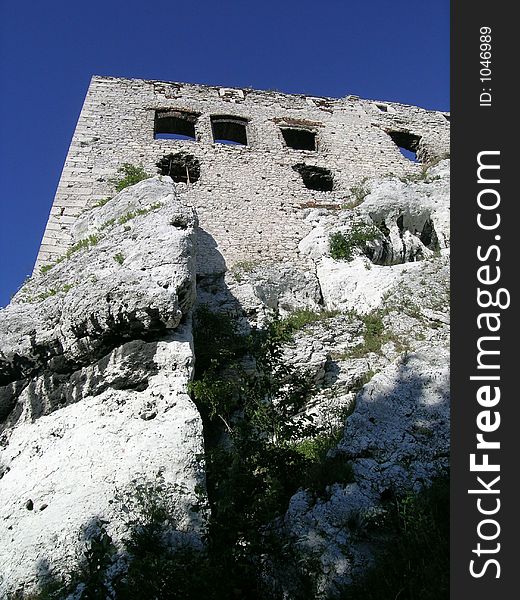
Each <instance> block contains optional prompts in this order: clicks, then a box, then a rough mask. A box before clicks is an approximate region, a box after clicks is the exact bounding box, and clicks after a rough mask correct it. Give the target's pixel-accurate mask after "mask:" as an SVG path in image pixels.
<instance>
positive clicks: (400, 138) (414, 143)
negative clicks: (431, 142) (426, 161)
mask: <svg viewBox="0 0 520 600" xmlns="http://www.w3.org/2000/svg"><path fill="white" fill-rule="evenodd" d="M388 135H389V136H390V137H391V138H392V141H393V142H394V144H395V145H396V146H397V147H398V148H399V150H400V152H401V154H402V155H403V156H404V157H405V158H407V159H408V160H411V161H412V162H418V157H417V151H418V149H419V142H420V141H421V137H420V136H418V135H415V134H414V133H410V132H409V131H389V132H388Z"/></svg>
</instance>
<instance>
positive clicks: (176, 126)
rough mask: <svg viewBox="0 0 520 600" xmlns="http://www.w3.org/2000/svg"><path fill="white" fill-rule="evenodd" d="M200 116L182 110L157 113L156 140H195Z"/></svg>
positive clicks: (159, 111)
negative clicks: (196, 124) (196, 126)
mask: <svg viewBox="0 0 520 600" xmlns="http://www.w3.org/2000/svg"><path fill="white" fill-rule="evenodd" d="M197 118H198V115H196V114H194V113H189V112H184V111H180V110H157V111H155V127H154V138H155V139H156V140H157V139H160V140H191V141H193V140H195V123H196V121H197Z"/></svg>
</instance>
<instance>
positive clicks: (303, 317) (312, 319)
mask: <svg viewBox="0 0 520 600" xmlns="http://www.w3.org/2000/svg"><path fill="white" fill-rule="evenodd" d="M337 314H338V311H330V310H324V311H321V312H314V311H312V310H307V309H303V310H295V311H294V312H292V313H291V314H289V315H288V316H287V317H285V319H283V321H282V323H283V325H284V326H285V327H287V328H288V329H289V330H290V331H291V332H292V331H297V330H299V329H302V328H303V327H305V326H306V325H309V324H310V323H316V322H319V321H325V320H326V319H331V318H332V317H335V316H336V315H337Z"/></svg>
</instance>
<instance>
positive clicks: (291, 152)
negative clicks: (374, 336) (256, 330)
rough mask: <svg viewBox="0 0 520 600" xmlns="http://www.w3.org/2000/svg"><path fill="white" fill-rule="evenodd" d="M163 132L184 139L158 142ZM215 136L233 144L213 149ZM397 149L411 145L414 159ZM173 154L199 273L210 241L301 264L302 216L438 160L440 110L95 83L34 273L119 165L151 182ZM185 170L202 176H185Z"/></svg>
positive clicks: (441, 151)
mask: <svg viewBox="0 0 520 600" xmlns="http://www.w3.org/2000/svg"><path fill="white" fill-rule="evenodd" d="M164 132H166V133H172V132H173V133H175V134H184V135H185V136H187V137H188V138H191V139H184V138H183V139H172V136H170V138H169V139H164V138H165V136H162V135H161V133H164ZM219 137H220V138H221V139H222V140H223V141H226V140H227V141H228V142H240V143H217V142H216V141H215V139H216V138H219ZM244 142H245V143H244ZM399 147H404V148H406V149H408V150H413V151H414V152H415V153H416V156H417V159H418V162H414V161H413V160H410V159H408V158H405V156H403V154H402V153H401V152H400V149H399ZM178 153H181V157H182V154H188V155H190V157H189V161H191V162H189V161H188V162H186V167H182V164H181V169H180V173H179V172H177V178H176V177H175V176H174V177H173V179H174V181H177V183H178V184H177V192H178V194H179V197H180V198H181V199H182V201H183V202H184V203H186V204H189V205H192V206H193V207H194V208H195V209H196V211H197V213H198V216H199V222H200V227H201V230H202V231H203V232H204V235H205V236H206V242H205V243H204V244H201V246H202V247H203V251H202V255H201V256H199V269H200V268H202V270H204V269H203V263H204V248H207V247H208V240H210V243H209V246H213V247H217V248H218V250H219V251H220V253H221V254H222V255H223V257H224V259H225V261H226V263H227V266H228V267H229V266H232V265H233V264H236V263H237V262H240V261H244V260H248V261H251V260H254V261H259V262H280V261H284V260H286V259H288V258H290V260H291V261H292V262H296V263H298V262H302V263H303V262H304V261H303V259H302V258H300V256H299V252H298V242H299V241H300V240H301V239H302V238H303V237H304V236H305V235H306V234H307V233H308V228H309V225H308V224H307V223H305V222H304V219H303V217H304V215H305V213H306V211H305V210H304V209H305V208H308V207H312V206H318V207H319V206H320V205H326V206H329V207H330V206H331V205H341V204H342V203H344V202H345V201H347V200H348V198H349V195H350V189H351V188H352V187H353V186H355V185H359V184H360V183H361V182H362V180H363V178H365V177H375V176H384V175H387V174H390V173H393V174H394V175H399V176H401V175H406V174H409V173H413V172H414V171H416V170H419V169H420V168H421V165H420V164H418V163H419V162H428V161H430V160H432V159H435V158H438V157H443V156H446V155H447V154H448V153H449V115H448V114H446V113H442V112H438V111H433V110H425V109H422V108H418V107H415V106H407V105H403V104H397V103H390V102H379V101H371V100H363V99H360V98H358V97H357V96H347V97H345V98H341V99H334V98H324V97H313V96H306V95H289V94H283V93H281V92H277V91H257V90H252V89H237V88H219V87H214V86H204V85H193V84H184V83H170V82H163V81H148V80H140V79H122V78H114V77H98V76H95V77H93V78H92V81H91V84H90V87H89V90H88V93H87V96H86V99H85V103H84V105H83V109H82V111H81V115H80V117H79V120H78V124H77V127H76V130H75V133H74V136H73V139H72V143H71V146H70V149H69V153H68V155H67V159H66V162H65V166H64V169H63V172H62V175H61V179H60V182H59V185H58V189H57V192H56V197H55V199H54V203H53V206H52V209H51V212H50V216H49V221H48V223H47V227H46V229H45V234H44V236H43V240H42V244H41V248H40V252H39V254H38V258H37V262H36V266H35V269H39V267H40V266H42V265H44V264H46V263H49V262H52V261H53V260H54V259H56V258H57V257H58V256H60V255H61V254H63V253H64V252H65V251H66V250H67V248H68V247H69V246H70V243H71V227H72V224H73V223H74V221H75V220H76V218H77V217H78V215H80V214H81V213H82V212H83V211H85V210H86V209H88V208H91V207H92V206H94V205H95V204H96V203H97V202H99V201H100V200H102V199H103V198H105V197H107V196H112V195H114V185H113V183H112V182H111V179H113V178H114V177H117V176H118V169H119V168H120V167H121V166H122V165H123V164H124V163H130V164H133V165H142V166H143V167H144V169H145V170H146V171H147V172H148V173H149V174H150V175H155V174H157V173H158V172H159V170H158V166H157V163H158V162H159V161H161V159H164V157H169V155H172V154H173V155H177V154H178ZM170 159H171V157H170ZM168 160H169V159H168V158H167V159H166V160H165V162H164V161H163V164H167V163H168ZM197 162H198V164H197ZM193 163H195V164H197V168H198V171H199V172H200V176H199V173H197V174H196V175H193V172H191V171H190V170H189V164H193ZM295 167H296V168H295ZM183 169H184V170H183ZM190 172H191V175H190ZM163 174H169V173H166V172H163ZM305 174H307V175H310V180H311V183H310V184H309V183H308V182H307V185H306V184H305V182H304V175H305ZM195 179H196V181H195ZM307 179H309V178H307ZM312 181H314V182H315V183H312ZM316 181H317V184H316ZM307 186H308V187H307ZM309 187H310V188H312V187H314V188H315V189H309ZM208 236H210V237H208ZM211 238H213V240H212V239H211ZM213 241H214V243H213Z"/></svg>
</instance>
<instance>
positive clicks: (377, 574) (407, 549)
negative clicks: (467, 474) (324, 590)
mask: <svg viewBox="0 0 520 600" xmlns="http://www.w3.org/2000/svg"><path fill="white" fill-rule="evenodd" d="M388 520H389V521H390V523H389V525H388V528H389V536H388V542H387V543H386V544H385V545H384V546H383V548H382V549H381V551H380V552H379V553H378V554H377V555H376V560H375V563H374V566H373V567H372V569H370V570H369V571H368V573H367V574H366V575H365V577H363V578H361V579H359V580H358V581H356V582H355V584H354V585H353V586H349V587H347V588H345V590H344V591H343V593H342V594H341V595H340V597H339V598H340V600H388V599H389V598H399V600H441V599H446V600H447V599H448V598H449V573H450V566H449V556H450V555H449V478H448V477H443V478H439V479H438V480H436V481H435V482H434V483H433V485H432V486H431V487H430V488H427V489H424V490H423V491H422V492H420V493H419V494H411V493H410V494H407V495H405V496H403V497H400V498H395V499H394V500H393V501H392V502H391V506H390V507H389V519H388Z"/></svg>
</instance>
